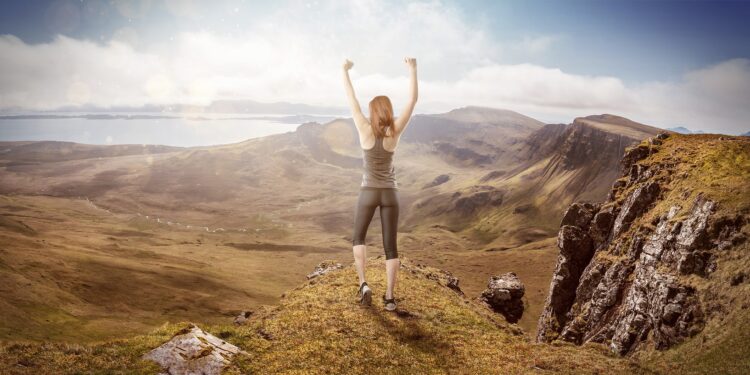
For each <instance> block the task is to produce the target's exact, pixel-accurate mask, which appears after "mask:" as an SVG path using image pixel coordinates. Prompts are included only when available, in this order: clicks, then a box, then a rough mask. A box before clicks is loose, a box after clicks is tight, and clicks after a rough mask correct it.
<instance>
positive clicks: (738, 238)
mask: <svg viewBox="0 0 750 375" xmlns="http://www.w3.org/2000/svg"><path fill="white" fill-rule="evenodd" d="M749 187H750V141H749V140H748V139H746V138H742V137H720V136H715V135H689V136H688V135H677V134H659V135H657V136H655V137H652V138H648V139H647V140H645V141H643V142H641V143H640V144H638V145H636V146H634V147H631V148H629V149H627V151H626V152H625V155H624V157H623V159H622V163H621V178H619V179H617V180H616V181H615V182H614V184H613V186H612V189H611V191H610V194H609V198H608V199H607V200H606V201H605V202H603V203H591V202H578V203H574V204H573V205H571V206H570V207H569V208H568V210H567V212H566V213H565V215H564V217H563V219H562V222H561V225H560V230H559V232H558V238H557V245H558V248H559V250H560V253H559V257H558V262H557V266H556V269H555V272H554V275H553V278H552V281H551V283H550V290H549V295H548V297H547V301H546V304H545V308H544V310H543V313H542V315H541V317H540V319H539V325H538V331H537V340H538V341H553V340H556V339H560V340H565V341H571V342H574V343H577V344H582V343H586V342H598V343H605V344H607V345H608V346H609V347H610V349H611V350H613V351H614V352H616V353H619V354H628V353H632V352H634V351H639V350H640V349H646V348H648V349H667V348H670V347H673V346H674V345H675V344H678V343H681V342H683V341H685V340H687V339H689V338H691V337H693V336H695V335H696V334H699V333H700V332H702V331H703V329H704V328H705V327H707V326H710V327H714V326H721V324H716V323H717V321H722V320H723V319H734V318H735V317H736V316H737V314H734V312H736V310H744V309H747V308H748V307H749V306H750V304H748V303H747V301H750V291H749V290H748V287H747V285H746V283H744V277H742V276H744V273H743V272H744V271H743V270H742V269H743V268H744V267H745V266H746V265H747V263H748V258H749V257H750V254H748V245H747V243H746V238H747V236H748V233H749V232H750V228H749V227H750V226H749V225H748V222H749V221H750V220H748V218H750V196H748V194H747V192H748V191H749V190H750V189H749ZM738 280H740V281H738ZM743 283H744V284H743ZM711 329H713V328H711ZM717 345H718V344H717ZM745 361H747V360H746V359H745Z"/></svg>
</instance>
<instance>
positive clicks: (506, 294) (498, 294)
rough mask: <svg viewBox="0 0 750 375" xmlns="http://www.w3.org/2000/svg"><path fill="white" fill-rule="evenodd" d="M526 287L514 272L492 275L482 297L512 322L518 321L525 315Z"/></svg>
mask: <svg viewBox="0 0 750 375" xmlns="http://www.w3.org/2000/svg"><path fill="white" fill-rule="evenodd" d="M524 292H525V288H524V286H523V283H522V282H521V280H520V279H519V278H518V276H517V275H516V274H515V273H513V272H508V273H504V274H502V275H499V276H492V277H490V280H489V282H488V283H487V289H485V290H484V291H483V292H482V294H481V296H480V299H481V300H482V301H483V302H485V303H486V304H487V305H489V307H491V308H492V310H494V311H495V312H498V313H500V314H502V315H503V316H505V319H506V320H507V321H508V322H510V323H516V322H518V321H519V320H520V319H521V316H523V300H522V298H523V295H524Z"/></svg>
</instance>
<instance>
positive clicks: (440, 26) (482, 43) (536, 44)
mask: <svg viewBox="0 0 750 375" xmlns="http://www.w3.org/2000/svg"><path fill="white" fill-rule="evenodd" d="M308 5H309V6H308ZM139 9H140V8H139ZM136 10H138V9H136ZM139 11H140V10H139ZM188 11H189V12H188ZM175 12H176V14H179V13H186V14H194V13H195V12H197V10H195V9H194V8H192V5H191V8H189V9H188V10H182V9H178V10H177V11H175ZM334 16H335V17H334ZM557 39H558V38H557V37H555V36H539V37H528V38H525V39H522V40H521V41H520V42H518V41H516V42H515V43H509V44H507V45H503V44H502V43H500V42H497V41H495V40H493V38H492V36H491V35H490V34H489V33H488V32H487V31H486V25H483V24H482V23H481V22H479V21H477V22H471V21H468V20H465V17H464V15H463V14H462V12H461V10H460V9H458V8H453V7H451V6H448V5H445V4H442V3H441V2H439V1H430V2H414V3H409V4H405V5H403V6H399V7H393V6H392V5H388V4H387V3H383V2H376V1H351V2H321V3H317V4H316V3H309V4H307V3H305V4H303V6H298V7H295V6H289V7H284V8H280V9H278V10H276V11H275V12H272V13H269V14H267V15H264V16H263V17H262V18H260V19H259V20H257V22H253V23H252V25H247V27H246V28H244V31H243V32H242V33H233V34H227V33H219V32H217V31H192V32H185V31H183V32H179V33H176V34H174V35H170V38H163V39H158V38H155V37H154V36H153V35H145V33H144V34H139V31H138V30H136V29H134V28H126V29H122V30H118V31H117V32H115V34H114V35H113V38H112V39H111V40H110V41H108V42H105V43H97V42H92V41H88V40H80V39H74V38H70V37H66V36H63V35H58V36H57V37H55V38H54V40H52V41H51V42H49V43H43V44H33V45H32V44H27V43H24V42H23V41H21V40H20V39H18V38H17V37H15V36H12V35H0V108H13V107H20V108H26V109H54V108H57V107H60V106H65V105H80V104H93V105H98V106H104V107H106V106H138V105H143V104H170V103H189V104H207V103H209V102H210V101H212V100H216V99H254V100H260V101H292V102H304V103H308V104H314V105H331V106H344V105H345V103H346V97H345V93H344V89H343V82H342V76H341V70H340V69H341V64H342V63H343V61H344V58H349V59H351V60H352V61H354V63H355V66H354V69H353V70H352V73H351V75H352V80H353V81H354V85H355V89H356V91H357V95H358V97H359V99H360V103H361V104H362V106H363V110H365V111H366V110H367V105H366V103H367V101H369V98H371V97H373V96H375V95H381V94H385V95H389V96H390V97H391V99H392V100H393V102H394V106H395V108H394V110H396V111H398V110H399V107H400V106H401V103H406V99H407V98H406V97H407V94H408V76H407V70H406V67H405V65H404V63H403V57H404V56H414V57H417V60H418V66H419V78H420V103H419V104H418V105H417V112H418V113H425V112H437V111H447V110H450V109H452V108H456V107H459V106H464V105H486V106H492V107H501V108H508V109H513V110H516V111H519V112H522V113H527V114H529V115H533V116H538V117H539V118H540V119H542V120H546V121H550V122H567V121H570V120H572V118H574V117H576V116H582V115H589V114H596V113H605V112H607V113H615V114H620V115H624V116H627V117H631V118H632V119H633V120H636V121H641V122H645V123H650V124H654V125H661V126H664V127H672V126H686V127H689V128H692V129H702V130H706V131H721V132H729V133H737V132H742V131H747V130H749V129H748V126H747V125H746V124H747V121H746V119H747V118H748V117H749V116H750V112H748V111H750V105H749V104H750V103H748V101H749V100H750V99H749V98H750V91H749V90H750V63H749V60H747V59H735V60H728V61H725V62H722V63H719V64H716V65H713V66H709V67H705V68H704V69H700V70H696V71H692V72H689V73H687V74H686V75H685V76H684V77H683V78H682V79H681V80H679V81H677V82H649V83H643V84H638V85H627V84H626V83H625V82H623V81H622V80H621V79H619V78H617V77H610V76H587V75H580V74H571V73H568V72H565V71H562V70H560V69H557V68H554V67H545V66H539V65H534V64H507V63H503V62H502V57H503V51H507V50H512V49H516V50H517V49H519V48H521V49H524V50H526V51H527V52H528V53H541V52H543V51H545V50H546V49H548V48H549V47H550V46H551V45H553V44H554V42H555V41H557Z"/></svg>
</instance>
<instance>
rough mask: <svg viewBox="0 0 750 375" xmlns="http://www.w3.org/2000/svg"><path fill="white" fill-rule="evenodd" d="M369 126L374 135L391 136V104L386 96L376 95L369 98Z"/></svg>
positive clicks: (392, 129)
mask: <svg viewBox="0 0 750 375" xmlns="http://www.w3.org/2000/svg"><path fill="white" fill-rule="evenodd" d="M370 126H372V132H373V134H375V136H376V137H386V136H387V137H391V136H393V132H394V128H393V106H392V105H391V100H390V99H388V97H387V96H385V95H378V96H376V97H374V98H372V100H370ZM388 129H390V132H388ZM388 133H390V135H386V134H388Z"/></svg>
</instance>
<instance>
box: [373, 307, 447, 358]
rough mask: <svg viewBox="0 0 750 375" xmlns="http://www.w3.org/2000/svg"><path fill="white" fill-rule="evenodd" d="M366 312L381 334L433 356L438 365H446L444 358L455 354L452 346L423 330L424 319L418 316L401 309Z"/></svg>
mask: <svg viewBox="0 0 750 375" xmlns="http://www.w3.org/2000/svg"><path fill="white" fill-rule="evenodd" d="M368 312H370V314H372V316H373V318H375V319H377V320H378V321H379V322H380V324H381V325H382V326H383V328H384V329H385V331H384V332H383V334H388V335H390V336H391V337H393V339H394V340H396V341H398V342H399V343H403V344H405V345H408V346H409V347H411V348H414V349H417V350H419V351H421V352H423V353H425V354H428V355H431V356H433V357H434V358H435V359H436V360H437V361H438V362H439V363H440V365H446V363H445V358H450V356H451V355H453V354H455V353H454V352H455V351H454V349H453V345H451V344H450V343H449V342H447V341H444V340H441V339H440V338H438V337H437V336H435V335H434V333H433V332H431V331H430V330H429V329H425V328H424V323H423V321H424V319H423V318H422V317H420V316H419V315H418V314H415V313H412V312H410V311H408V310H406V309H404V308H402V307H399V308H397V309H396V311H394V312H389V311H386V310H383V309H382V308H378V307H374V308H370V309H368ZM441 367H443V366H441Z"/></svg>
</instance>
